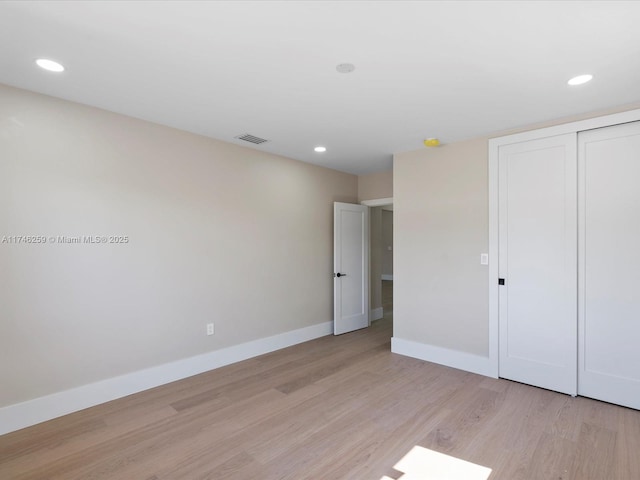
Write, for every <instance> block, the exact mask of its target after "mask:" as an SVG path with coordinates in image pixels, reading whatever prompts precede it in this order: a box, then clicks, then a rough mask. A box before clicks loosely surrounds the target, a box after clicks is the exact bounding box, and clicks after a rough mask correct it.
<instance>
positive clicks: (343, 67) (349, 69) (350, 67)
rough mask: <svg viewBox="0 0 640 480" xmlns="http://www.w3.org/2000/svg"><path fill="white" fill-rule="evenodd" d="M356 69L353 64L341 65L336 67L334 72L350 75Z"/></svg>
mask: <svg viewBox="0 0 640 480" xmlns="http://www.w3.org/2000/svg"><path fill="white" fill-rule="evenodd" d="M355 69H356V66H355V65H354V64H353V63H341V64H339V65H338V66H336V70H337V71H338V72H340V73H351V72H353V71H354V70H355Z"/></svg>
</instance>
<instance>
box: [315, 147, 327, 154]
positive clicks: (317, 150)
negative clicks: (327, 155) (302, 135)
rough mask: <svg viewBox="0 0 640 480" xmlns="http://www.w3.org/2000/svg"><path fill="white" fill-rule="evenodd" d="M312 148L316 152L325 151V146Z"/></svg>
mask: <svg viewBox="0 0 640 480" xmlns="http://www.w3.org/2000/svg"><path fill="white" fill-rule="evenodd" d="M313 150H314V151H316V152H318V153H324V152H326V151H327V147H316V148H314V149H313Z"/></svg>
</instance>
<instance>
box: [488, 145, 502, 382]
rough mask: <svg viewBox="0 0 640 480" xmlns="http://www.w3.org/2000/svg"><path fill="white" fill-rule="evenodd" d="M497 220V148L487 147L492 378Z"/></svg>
mask: <svg viewBox="0 0 640 480" xmlns="http://www.w3.org/2000/svg"><path fill="white" fill-rule="evenodd" d="M498 227H499V218H498V147H497V146H496V147H493V148H492V147H491V144H490V145H489V271H488V275H489V361H490V362H491V369H492V373H493V375H492V376H495V377H498V376H499V375H500V350H499V346H500V344H499V336H500V324H499V318H500V315H499V306H500V305H499V296H498V295H499V290H498V278H499V277H500V271H499V268H498V267H499V262H498V254H499V251H500V250H499V245H498V239H499V238H500V236H499V228H498Z"/></svg>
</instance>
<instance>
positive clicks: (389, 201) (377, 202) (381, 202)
mask: <svg viewBox="0 0 640 480" xmlns="http://www.w3.org/2000/svg"><path fill="white" fill-rule="evenodd" d="M360 205H365V206H367V207H384V206H385V205H393V197H386V198H374V199H372V200H362V201H361V202H360ZM393 234H394V236H395V229H394V233H393ZM368 241H369V272H371V222H369V237H368ZM393 243H394V245H395V239H394V242H393ZM369 284H371V281H369ZM369 288H371V287H369ZM373 313H374V312H373V310H372V309H371V295H369V325H371V321H372V319H373Z"/></svg>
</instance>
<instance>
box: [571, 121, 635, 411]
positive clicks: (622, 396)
mask: <svg viewBox="0 0 640 480" xmlns="http://www.w3.org/2000/svg"><path fill="white" fill-rule="evenodd" d="M578 147H579V156H578V159H579V166H578V169H579V183H578V185H579V199H580V215H579V242H580V243H579V252H580V257H579V266H580V267H579V272H580V275H579V282H580V283H579V284H580V290H579V291H580V297H579V304H578V305H579V311H578V313H579V322H578V323H579V349H578V350H579V361H578V365H579V368H578V377H579V382H578V392H579V394H580V395H584V396H587V397H592V398H597V399H600V400H604V401H607V402H612V403H617V404H619V405H624V406H627V407H632V408H637V409H640V122H634V123H629V124H623V125H617V126H612V127H607V128H601V129H597V130H591V131H587V132H581V133H580V134H579V135H578Z"/></svg>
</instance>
